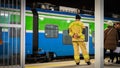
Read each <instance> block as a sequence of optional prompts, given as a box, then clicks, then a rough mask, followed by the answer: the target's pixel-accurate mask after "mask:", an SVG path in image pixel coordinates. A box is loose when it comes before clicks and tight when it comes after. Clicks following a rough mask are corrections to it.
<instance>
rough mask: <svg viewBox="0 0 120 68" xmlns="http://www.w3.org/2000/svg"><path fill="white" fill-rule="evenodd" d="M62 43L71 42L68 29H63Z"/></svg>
mask: <svg viewBox="0 0 120 68" xmlns="http://www.w3.org/2000/svg"><path fill="white" fill-rule="evenodd" d="M63 44H66V45H67V44H72V38H71V37H70V36H69V34H68V30H63Z"/></svg>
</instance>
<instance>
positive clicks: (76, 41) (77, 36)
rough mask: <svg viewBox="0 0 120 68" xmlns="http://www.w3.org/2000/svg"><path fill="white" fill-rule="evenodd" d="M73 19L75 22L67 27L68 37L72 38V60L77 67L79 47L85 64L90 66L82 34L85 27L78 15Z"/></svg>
mask: <svg viewBox="0 0 120 68" xmlns="http://www.w3.org/2000/svg"><path fill="white" fill-rule="evenodd" d="M75 19H76V20H75V21H74V22H72V23H71V24H70V25H69V35H70V36H71V37H72V44H73V49H74V59H75V62H76V65H79V63H80V53H79V47H80V48H81V50H82V53H83V57H84V60H85V62H86V63H87V64H88V65H90V64H91V62H90V57H89V54H88V52H87V49H86V45H85V36H84V34H83V33H82V31H83V29H84V28H85V26H84V24H83V23H82V22H81V21H80V19H81V17H80V15H78V14H77V15H76V17H75Z"/></svg>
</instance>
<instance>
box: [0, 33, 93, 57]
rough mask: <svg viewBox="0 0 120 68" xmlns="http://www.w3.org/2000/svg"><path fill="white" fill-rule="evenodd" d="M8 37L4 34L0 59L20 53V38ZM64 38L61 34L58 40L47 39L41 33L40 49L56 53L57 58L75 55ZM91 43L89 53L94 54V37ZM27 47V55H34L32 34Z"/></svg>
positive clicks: (90, 39)
mask: <svg viewBox="0 0 120 68" xmlns="http://www.w3.org/2000/svg"><path fill="white" fill-rule="evenodd" d="M8 36H9V35H8V33H7V32H4V33H3V41H4V44H3V45H0V50H1V51H0V57H2V55H3V53H4V55H5V57H9V56H10V55H11V54H12V53H14V54H17V53H20V38H8ZM62 36H63V35H62V34H59V35H58V38H46V37H45V34H44V33H39V48H42V49H43V50H42V52H54V53H55V54H56V55H57V56H71V55H73V47H72V45H64V44H63V41H62V39H63V38H62ZM16 41H17V43H16ZM89 41H90V42H89V44H90V45H89V53H90V54H94V47H93V45H92V37H89ZM8 42H9V43H8ZM25 45H26V48H25V52H26V54H32V33H26V44H25ZM16 46H17V48H16ZM8 50H9V51H8ZM3 51H4V52H3ZM8 53H9V54H8Z"/></svg>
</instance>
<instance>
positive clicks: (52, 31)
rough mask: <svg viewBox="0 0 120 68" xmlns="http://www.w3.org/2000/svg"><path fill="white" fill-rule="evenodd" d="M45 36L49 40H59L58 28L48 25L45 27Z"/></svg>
mask: <svg viewBox="0 0 120 68" xmlns="http://www.w3.org/2000/svg"><path fill="white" fill-rule="evenodd" d="M45 36H46V37H47V38H57V37H58V26H57V25H52V24H47V25H46V26H45Z"/></svg>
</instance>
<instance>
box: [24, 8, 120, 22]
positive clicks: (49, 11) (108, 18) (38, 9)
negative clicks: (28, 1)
mask: <svg viewBox="0 0 120 68" xmlns="http://www.w3.org/2000/svg"><path fill="white" fill-rule="evenodd" d="M26 10H31V8H29V7H26ZM37 11H40V12H46V13H54V14H62V15H70V16H75V15H76V14H75V13H70V12H62V11H52V10H45V9H40V8H37ZM80 16H81V17H83V18H84V17H86V18H95V16H94V15H90V14H80ZM104 19H105V20H113V21H120V19H119V18H111V17H104Z"/></svg>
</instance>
